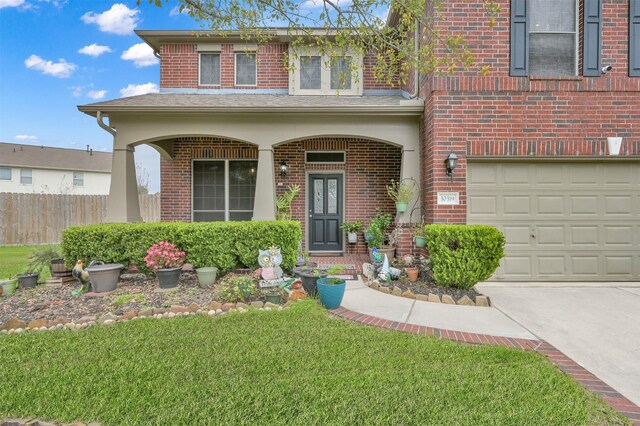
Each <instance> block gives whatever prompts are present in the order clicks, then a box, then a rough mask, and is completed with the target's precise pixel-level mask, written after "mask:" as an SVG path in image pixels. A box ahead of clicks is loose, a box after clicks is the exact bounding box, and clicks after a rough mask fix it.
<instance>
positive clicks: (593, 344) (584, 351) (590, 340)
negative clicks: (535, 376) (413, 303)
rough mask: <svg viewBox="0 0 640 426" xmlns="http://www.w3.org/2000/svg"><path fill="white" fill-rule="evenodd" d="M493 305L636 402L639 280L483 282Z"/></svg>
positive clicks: (639, 394)
mask: <svg viewBox="0 0 640 426" xmlns="http://www.w3.org/2000/svg"><path fill="white" fill-rule="evenodd" d="M477 287H478V289H479V290H480V291H481V292H482V293H483V294H486V295H488V296H489V297H491V301H492V303H493V305H494V307H495V308H496V309H497V310H499V311H501V312H503V313H504V314H505V315H507V316H509V317H510V318H511V319H513V320H514V321H515V322H517V323H518V324H519V325H521V326H522V327H524V328H526V329H527V330H529V331H530V332H531V333H533V334H535V335H536V336H537V337H538V338H540V339H543V340H545V341H547V342H549V343H550V344H552V345H553V346H555V347H556V348H558V349H559V350H560V351H562V352H563V353H564V354H565V355H567V356H568V357H570V358H572V359H573V360H574V361H576V362H577V363H578V364H579V365H581V366H583V367H585V368H586V369H587V370H589V371H590V372H592V373H593V374H595V375H596V376H597V377H599V378H600V379H601V380H603V381H604V382H605V383H607V384H608V385H610V386H611V387H613V388H614V389H616V390H617V391H618V392H620V393H621V394H622V395H624V396H626V397H627V398H629V399H630V400H631V401H633V402H634V403H635V404H637V405H640V283H544V284H541V283H484V284H481V285H478V286H477Z"/></svg>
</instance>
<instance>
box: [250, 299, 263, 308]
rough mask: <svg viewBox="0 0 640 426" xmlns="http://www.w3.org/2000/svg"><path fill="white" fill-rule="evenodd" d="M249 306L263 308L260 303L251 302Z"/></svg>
mask: <svg viewBox="0 0 640 426" xmlns="http://www.w3.org/2000/svg"><path fill="white" fill-rule="evenodd" d="M251 306H252V307H254V308H258V309H260V308H262V307H264V303H262V302H260V301H255V302H251Z"/></svg>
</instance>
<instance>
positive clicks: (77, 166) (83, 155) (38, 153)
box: [0, 142, 111, 173]
mask: <svg viewBox="0 0 640 426" xmlns="http://www.w3.org/2000/svg"><path fill="white" fill-rule="evenodd" d="M0 166H11V167H24V168H34V169H51V170H77V171H85V172H102V173H111V153H110V152H96V151H93V153H89V152H87V151H86V150H82V149H68V148H53V147H47V146H34V145H23V144H17V143H4V142H0Z"/></svg>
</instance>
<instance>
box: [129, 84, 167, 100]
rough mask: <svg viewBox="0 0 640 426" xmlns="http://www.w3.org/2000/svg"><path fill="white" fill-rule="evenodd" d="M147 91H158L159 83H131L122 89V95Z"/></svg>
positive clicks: (133, 94)
mask: <svg viewBox="0 0 640 426" xmlns="http://www.w3.org/2000/svg"><path fill="white" fill-rule="evenodd" d="M146 93H158V85H157V84H155V83H145V84H130V85H128V86H127V87H125V88H124V89H120V96H122V97H123V98H125V97H127V96H136V95H144V94H146Z"/></svg>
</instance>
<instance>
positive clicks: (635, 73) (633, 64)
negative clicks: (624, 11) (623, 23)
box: [629, 0, 640, 77]
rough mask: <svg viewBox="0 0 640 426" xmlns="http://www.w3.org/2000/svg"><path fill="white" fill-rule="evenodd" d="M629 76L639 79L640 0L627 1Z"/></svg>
mask: <svg viewBox="0 0 640 426" xmlns="http://www.w3.org/2000/svg"><path fill="white" fill-rule="evenodd" d="M629 75H630V76H631V77H640V0H629Z"/></svg>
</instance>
